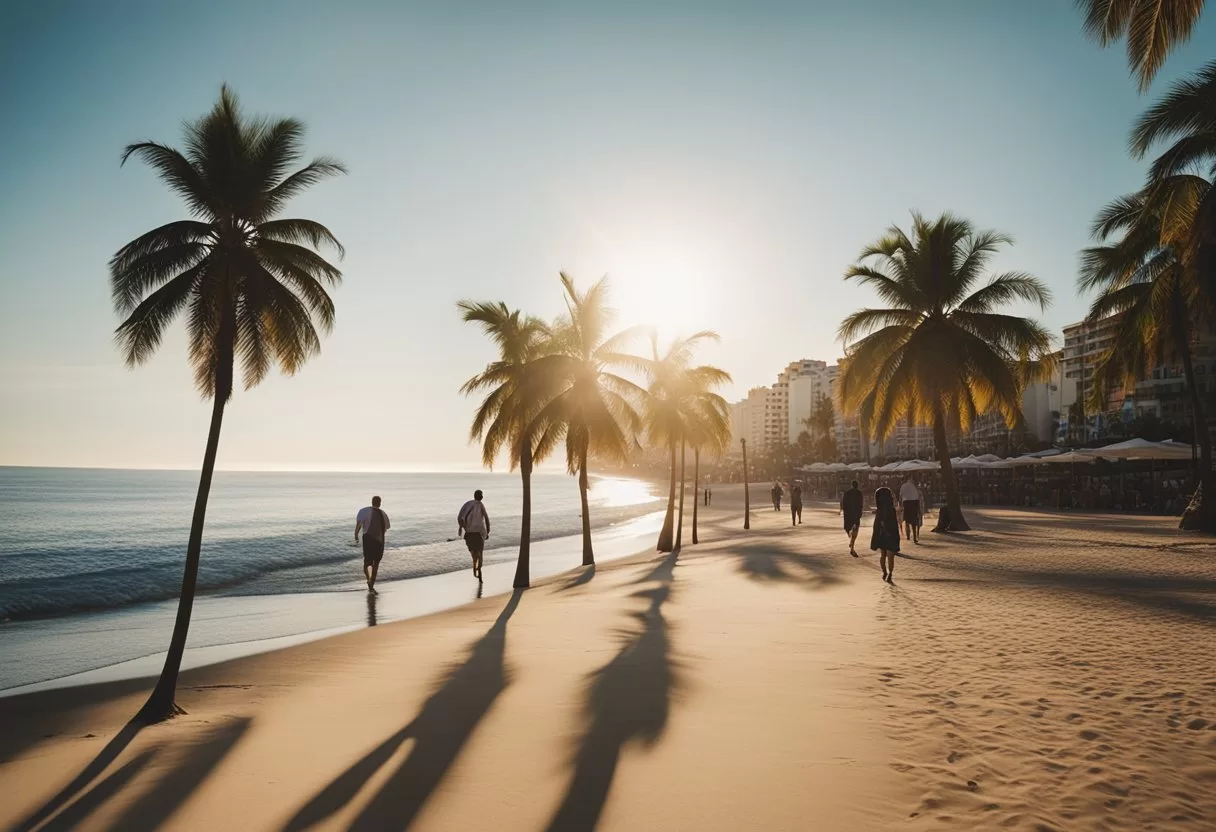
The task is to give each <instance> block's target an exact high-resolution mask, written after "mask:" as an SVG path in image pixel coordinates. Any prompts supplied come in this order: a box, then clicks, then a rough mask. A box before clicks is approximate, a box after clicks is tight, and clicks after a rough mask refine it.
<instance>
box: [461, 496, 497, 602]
mask: <svg viewBox="0 0 1216 832" xmlns="http://www.w3.org/2000/svg"><path fill="white" fill-rule="evenodd" d="M481 496H482V495H481V490H480V489H478V490H477V491H474V492H473V499H471V500H469V501H468V502H467V503H465V504H464V505H463V506H461V507H460V514H458V515H456V522H457V523H459V524H460V530H459V531H458V532H457V534H458V535H461V534H462V535H464V544H465V545H466V546H468V547H469V554H470V555H472V556H473V577H475V578H476V579H477V580H479V581H480V580H481V556H482V553H483V552H484V551H485V548H486V538H487V537H489V536H490V515H489V514H488V513H487V512H486V507H485V504H484V503H483V502H482V501H481Z"/></svg>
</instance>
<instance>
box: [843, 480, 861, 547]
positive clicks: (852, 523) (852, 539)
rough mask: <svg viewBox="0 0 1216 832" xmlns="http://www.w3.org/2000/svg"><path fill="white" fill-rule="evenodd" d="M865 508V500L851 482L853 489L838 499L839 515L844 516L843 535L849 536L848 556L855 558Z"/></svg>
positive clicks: (854, 481)
mask: <svg viewBox="0 0 1216 832" xmlns="http://www.w3.org/2000/svg"><path fill="white" fill-rule="evenodd" d="M864 507H865V498H864V497H863V496H862V494H861V489H860V488H858V487H857V480H853V487H852V488H850V489H849V490H848V491H846V492H844V494H843V495H842V496H841V498H840V513H841V514H843V515H844V533H845V534H847V535H848V536H849V554H850V555H852V556H853V557H857V532H858V531H860V529H861V513H862V511H863V510H864Z"/></svg>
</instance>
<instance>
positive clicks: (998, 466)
mask: <svg viewBox="0 0 1216 832" xmlns="http://www.w3.org/2000/svg"><path fill="white" fill-rule="evenodd" d="M983 462H984V468H985V469H986V470H990V471H1005V470H1008V469H1011V468H1014V467H1015V466H1014V464H1013V460H1009V459H1001V458H1000V457H997V458H996V459H990V460H984V461H983Z"/></svg>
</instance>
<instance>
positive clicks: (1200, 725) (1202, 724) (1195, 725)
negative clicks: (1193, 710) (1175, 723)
mask: <svg viewBox="0 0 1216 832" xmlns="http://www.w3.org/2000/svg"><path fill="white" fill-rule="evenodd" d="M1186 727H1187V728H1190V729H1191V730H1192V731H1202V730H1203V729H1204V728H1207V727H1208V721H1207V720H1206V719H1192V720H1191V721H1190V722H1188V723H1187V724H1186Z"/></svg>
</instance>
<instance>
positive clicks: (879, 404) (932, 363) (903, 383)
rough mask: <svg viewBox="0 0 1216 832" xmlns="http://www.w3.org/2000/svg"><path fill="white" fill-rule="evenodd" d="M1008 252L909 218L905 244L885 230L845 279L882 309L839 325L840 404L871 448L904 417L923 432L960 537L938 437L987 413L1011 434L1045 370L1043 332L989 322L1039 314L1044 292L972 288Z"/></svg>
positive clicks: (997, 240) (943, 439)
mask: <svg viewBox="0 0 1216 832" xmlns="http://www.w3.org/2000/svg"><path fill="white" fill-rule="evenodd" d="M1010 242H1012V241H1011V240H1010V238H1008V237H1007V236H1005V235H1003V234H998V233H996V232H995V231H976V230H975V229H974V228H973V227H972V225H971V223H969V222H967V221H966V220H963V219H959V218H957V217H954V216H952V215H951V214H943V215H942V216H940V217H939V218H937V219H936V220H933V221H929V220H927V219H925V218H924V217H922V216H921V215H919V214H913V222H912V232H911V235H908V234H905V233H904V232H903V231H902V230H900V229H899V228H898V227H895V226H892V227H891V228H890V229H888V231H887V234H886V235H885V236H884V237H882V238H881V239H880V240H878V241H877V242H875V243H874V244H872V245H870V246H868V247H867V248H865V249H864V250H863V251H862V253H861V255H860V257H859V258H858V261H859V262H858V263H857V264H855V265H853V266H851V267H850V268H849V269H848V270H847V271H846V272H845V279H846V280H858V281H860V282H861V283H862V284H863V285H866V286H870V287H872V288H873V289H874V290H875V291H876V292H877V294H878V296H879V297H880V298H881V299H882V300H883V301H885V302H886V303H888V304H889V306H888V307H886V308H880V309H861V310H859V311H857V312H854V313H853V314H852V315H850V316H848V317H847V318H845V320H844V321H843V322H842V323H841V325H840V338H841V340H842V341H844V343H845V354H846V357H845V360H844V361H843V362H842V365H841V371H840V380H839V385H838V386H839V395H840V402H841V405H842V406H843V407H844V409H845V410H846V411H848V412H859V413H860V417H861V421H862V423H863V426H864V428H865V430H866V433H867V434H869V435H872V436H877V437H879V438H882V437H885V436H888V435H889V434H890V432H891V430H892V429H893V428H894V427H895V425H896V423H897V422H898V420H900V419H902V418H905V417H907V416H911V417H912V418H913V419H914V420H915V421H917V422H919V423H921V424H931V425H933V434H934V442H935V444H936V448H937V456H938V460H939V461H940V462H941V466H942V468H941V470H942V479H943V481H944V482H945V485H946V504H947V507H948V509H949V512H948V514H949V517H950V528H953V529H959V530H965V529H967V528H968V526H967V522H966V520H965V519H964V518H963V514H962V507H961V504H960V501H959V496H958V484H957V482H956V481H955V477H954V471H953V469H952V467H951V465H950V448H949V443H948V440H947V431H948V430H949V428H951V427H958V428H960V429H965V428H966V427H967V426H968V425H969V424H970V423H971V421H972V420H973V419H974V418H975V417H976V416H977V415H979V414H981V413H984V412H988V411H997V412H999V413H1000V414H1001V415H1003V416H1004V417H1005V420H1006V423H1007V424H1009V425H1010V426H1012V425H1014V424H1015V423H1016V421H1017V417H1018V414H1019V411H1020V409H1021V396H1022V390H1023V388H1024V386H1025V383H1026V382H1027V381H1028V380H1030V379H1031V378H1033V377H1036V376H1037V375H1038V374H1039V373H1043V372H1046V371H1047V370H1048V369H1050V367H1051V366H1052V358H1051V336H1050V335H1049V334H1048V332H1047V330H1046V329H1044V328H1043V327H1042V326H1040V325H1039V324H1038V323H1037V322H1035V321H1032V320H1030V319H1028V318H1022V317H1018V316H1015V315H1008V314H1002V313H1000V312H998V311H996V310H998V309H999V308H1001V307H1002V306H1004V305H1006V304H1008V303H1010V302H1011V301H1015V300H1023V301H1029V302H1032V303H1035V304H1037V305H1038V306H1039V307H1040V308H1041V309H1046V307H1047V305H1048V303H1049V302H1050V297H1051V295H1050V293H1049V292H1048V290H1047V287H1046V286H1044V285H1043V283H1042V282H1041V281H1039V280H1038V278H1035V277H1032V276H1030V275H1028V274H1025V273H1022V272H1008V273H1004V274H998V275H994V276H992V277H990V278H988V279H987V280H986V281H984V273H985V271H986V267H987V263H988V261H989V260H990V258H991V257H992V255H993V253H995V252H996V251H997V250H998V249H999V248H1000V246H1002V245H1004V244H1008V243H1010ZM981 281H983V283H982V285H979V284H980V283H981ZM977 287H978V288H977Z"/></svg>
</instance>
